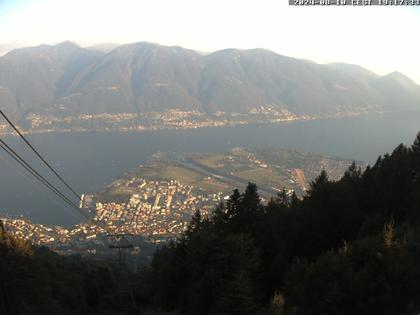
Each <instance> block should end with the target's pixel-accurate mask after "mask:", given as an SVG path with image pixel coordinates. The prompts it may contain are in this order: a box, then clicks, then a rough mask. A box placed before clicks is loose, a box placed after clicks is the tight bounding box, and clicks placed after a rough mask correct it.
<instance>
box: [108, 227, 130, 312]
mask: <svg viewBox="0 0 420 315" xmlns="http://www.w3.org/2000/svg"><path fill="white" fill-rule="evenodd" d="M107 236H108V237H109V238H110V240H111V242H109V245H108V247H109V248H110V249H117V250H118V265H119V273H118V275H117V279H118V286H119V290H118V291H119V292H118V296H119V300H120V303H121V304H122V303H123V296H124V294H128V295H129V298H130V300H131V305H132V307H136V301H135V299H134V294H133V288H132V286H131V283H130V280H129V278H128V277H127V275H125V271H126V270H124V269H125V268H124V266H125V255H124V251H125V250H128V249H131V248H133V244H131V243H130V242H129V241H128V240H127V237H132V236H133V234H108V235H107Z"/></svg>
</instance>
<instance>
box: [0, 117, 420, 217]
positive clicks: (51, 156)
mask: <svg viewBox="0 0 420 315" xmlns="http://www.w3.org/2000/svg"><path fill="white" fill-rule="evenodd" d="M419 130H420V111H416V112H405V113H387V114H372V115H366V116H360V117H351V118H342V119H322V120H314V121H302V122H290V123H281V124H262V125H246V126H234V127H224V128H203V129H194V130H164V131H148V132H133V133H118V132H110V133H95V132H92V133H61V134H38V135H30V136H29V137H28V138H29V139H30V140H31V141H32V143H33V144H34V145H35V146H36V147H37V148H39V150H40V151H41V152H42V153H43V155H44V156H45V157H46V159H47V160H48V161H50V162H51V164H52V165H54V166H56V168H57V170H58V171H59V173H60V174H61V175H62V176H63V177H64V178H65V179H66V180H67V181H68V182H69V183H70V185H71V186H73V187H75V188H76V189H77V191H78V192H80V193H94V192H95V191H97V190H98V189H100V188H101V187H102V186H104V185H105V184H107V183H109V182H111V181H112V180H113V179H114V178H115V177H117V176H119V175H121V174H122V173H124V172H125V171H128V170H131V169H133V168H135V167H136V166H138V165H140V164H145V163H146V162H147V158H148V157H150V156H151V155H152V154H154V153H156V152H159V151H165V152H168V151H171V152H173V151H175V152H182V153H186V152H224V151H227V150H230V149H232V148H233V147H238V146H241V147H260V148H264V147H282V148H286V149H296V150H301V151H308V152H315V153H321V154H325V155H330V156H338V157H343V158H349V159H354V160H359V161H366V162H369V163H373V162H374V161H375V160H376V158H377V157H378V155H379V154H381V153H383V152H389V151H391V150H392V149H393V148H395V147H396V146H397V145H398V144H399V143H401V142H402V143H406V144H411V143H412V141H413V139H414V137H415V135H416V133H417V132H418V131H419ZM6 141H7V142H9V143H11V144H13V146H16V148H17V150H19V152H22V154H23V156H24V157H26V158H28V159H29V156H31V155H30V153H29V152H28V151H27V150H26V149H25V148H24V146H23V145H22V144H21V143H20V141H19V140H18V138H14V137H7V138H6ZM0 158H1V160H0V174H1V177H2V180H1V181H0V199H1V201H2V202H1V205H2V208H1V209H0V214H1V215H4V214H9V215H18V214H23V215H25V216H27V217H29V218H30V219H32V220H33V221H34V222H40V223H48V224H60V225H70V224H73V223H75V222H78V221H79V220H80V218H76V217H74V216H73V215H72V214H71V211H66V208H65V206H63V205H62V204H59V203H57V201H54V200H55V199H54V198H52V197H49V196H50V193H48V192H46V191H45V190H44V189H43V188H39V187H37V186H39V185H38V184H35V183H34V180H33V179H31V178H30V176H29V175H26V174H25V173H24V171H23V170H21V169H19V168H17V166H15V165H14V163H13V162H11V161H9V160H8V158H6V156H5V155H4V154H2V155H0ZM29 160H31V161H33V159H29ZM34 165H35V166H36V167H38V169H42V170H43V174H44V173H47V171H46V170H45V168H41V167H42V166H40V164H38V163H36V162H34ZM48 178H51V177H48Z"/></svg>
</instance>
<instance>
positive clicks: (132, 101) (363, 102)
mask: <svg viewBox="0 0 420 315" xmlns="http://www.w3.org/2000/svg"><path fill="white" fill-rule="evenodd" d="M0 102H1V103H2V108H3V109H4V110H5V111H7V112H9V113H10V114H11V115H12V116H13V117H14V118H15V119H18V120H24V119H25V118H26V117H27V116H28V115H29V114H39V115H47V114H48V115H52V116H59V117H61V116H75V115H80V114H101V113H134V114H141V113H148V112H165V111H168V110H174V109H175V110H182V111H197V112H201V113H203V114H205V115H214V114H215V113H219V112H223V113H226V114H228V115H230V114H233V113H249V112H250V111H252V110H255V109H256V108H257V109H258V108H260V107H263V106H267V105H269V106H271V107H273V108H275V109H276V110H282V111H287V112H290V113H292V114H293V115H297V116H302V115H303V116H319V117H322V116H326V115H334V114H339V113H343V112H365V111H372V110H400V109H415V108H419V105H420V86H419V85H417V84H416V83H415V82H414V81H412V80H411V79H409V78H408V77H406V76H405V75H403V74H400V73H398V72H393V73H390V74H388V75H385V76H379V75H377V74H375V73H374V72H372V71H370V70H367V69H365V68H363V67H360V66H357V65H351V64H344V63H334V64H325V65H324V64H317V63H314V62H310V61H307V60H301V59H297V58H293V57H288V56H283V55H279V54H277V53H275V52H273V51H270V50H267V49H263V48H255V49H235V48H228V49H223V50H218V51H215V52H212V53H209V54H206V55H203V54H200V53H199V52H196V51H194V50H191V49H186V48H183V47H180V46H163V45H159V44H156V43H149V42H138V43H132V44H125V45H120V46H118V47H115V48H113V49H111V50H109V51H104V50H100V49H91V48H82V47H80V46H78V45H77V44H75V43H73V42H70V41H65V42H62V43H59V44H57V45H39V46H35V47H26V48H19V49H15V50H12V51H10V52H9V53H7V54H6V55H4V56H2V57H0Z"/></svg>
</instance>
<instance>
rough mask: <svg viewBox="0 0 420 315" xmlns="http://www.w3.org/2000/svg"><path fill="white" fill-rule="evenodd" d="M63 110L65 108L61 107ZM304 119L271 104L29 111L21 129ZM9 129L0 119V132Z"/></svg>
mask: <svg viewBox="0 0 420 315" xmlns="http://www.w3.org/2000/svg"><path fill="white" fill-rule="evenodd" d="M63 110H65V108H63ZM301 119H303V120H306V119H311V117H306V116H299V117H298V116H296V115H294V114H292V113H291V112H289V111H287V110H285V109H281V108H278V106H275V105H266V106H260V107H255V108H251V109H250V110H249V111H248V112H243V113H226V112H222V111H219V112H216V113H215V114H213V115H211V116H210V115H207V114H205V113H203V112H200V111H197V110H190V111H188V110H180V109H170V110H166V111H163V112H147V113H141V114H137V113H101V114H90V113H85V114H81V115H70V114H69V115H64V116H56V115H40V114H34V113H30V114H28V115H27V116H26V118H25V122H24V125H23V126H22V127H24V128H23V129H26V130H28V131H29V132H35V133H41V132H57V131H60V132H70V131H78V132H82V131H88V130H97V131H136V130H161V129H195V128H204V127H223V126H229V125H243V124H249V123H264V122H281V121H290V120H301ZM8 132H10V131H9V130H8V129H7V128H6V126H3V125H2V124H1V123H0V134H7V133H8Z"/></svg>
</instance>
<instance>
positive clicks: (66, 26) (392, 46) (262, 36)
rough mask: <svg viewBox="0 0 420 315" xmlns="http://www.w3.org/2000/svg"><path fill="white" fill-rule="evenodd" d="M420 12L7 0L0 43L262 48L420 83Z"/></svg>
mask: <svg viewBox="0 0 420 315" xmlns="http://www.w3.org/2000/svg"><path fill="white" fill-rule="evenodd" d="M419 31H420V7H351V6H347V7H290V6H288V5H287V0H258V1H257V0H252V1H251V0H149V1H143V0H118V1H108V0H26V1H25V0H0V44H8V43H11V42H17V43H26V44H31V45H37V44H40V43H56V42H60V41H64V40H72V41H75V42H77V43H79V44H82V45H88V44H92V43H97V42H115V43H129V42H138V41H151V42H156V43H159V44H163V45H180V46H183V47H186V48H192V49H196V50H200V51H214V50H217V49H223V48H229V47H236V48H256V47H262V48H267V49H270V50H273V51H275V52H278V53H280V54H284V55H289V56H292V57H298V58H306V59H311V60H314V61H316V62H321V63H325V62H337V61H342V62H348V63H355V64H360V65H362V66H364V67H367V68H369V69H371V70H373V71H375V72H377V73H379V74H385V73H387V72H391V71H394V70H398V71H401V72H403V73H405V74H407V75H408V76H410V77H412V78H413V79H414V80H416V81H417V82H418V83H420V44H419V42H420V41H419V35H418V34H419Z"/></svg>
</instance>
